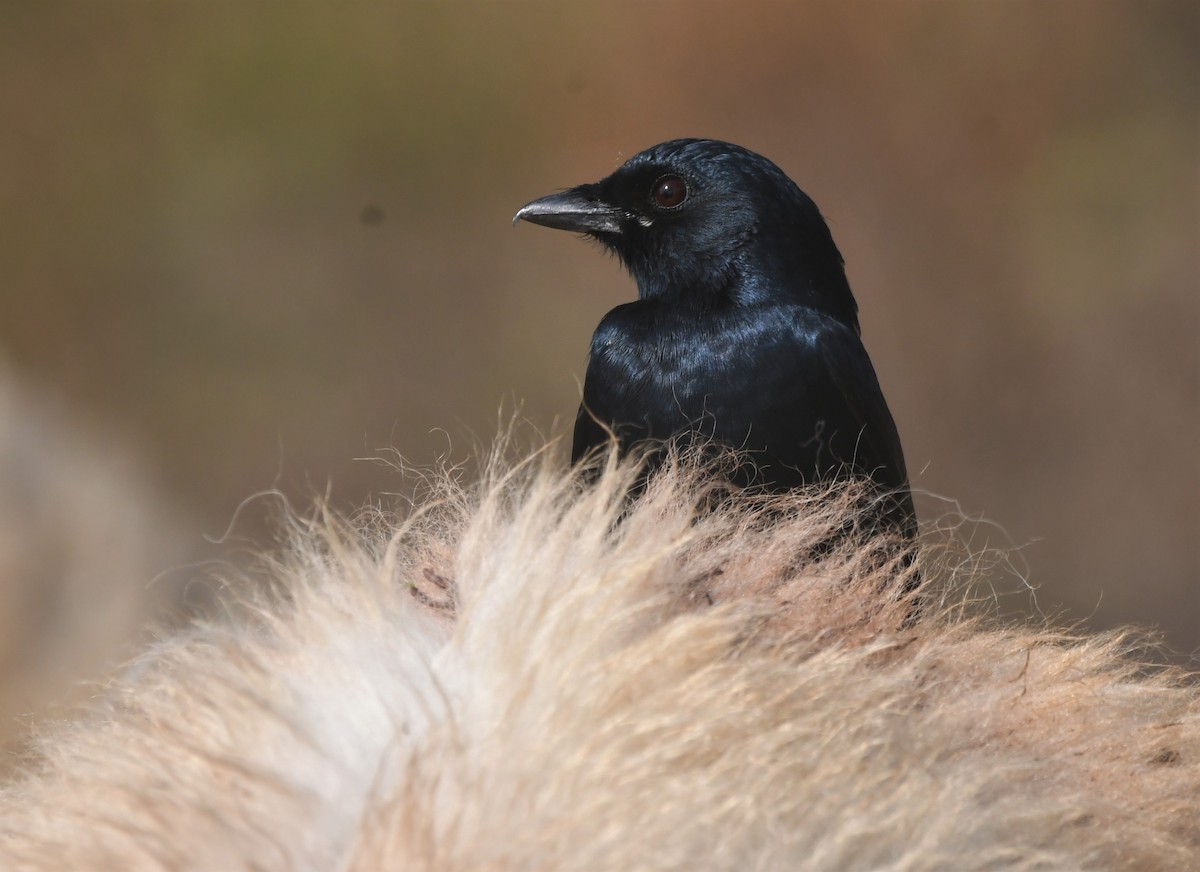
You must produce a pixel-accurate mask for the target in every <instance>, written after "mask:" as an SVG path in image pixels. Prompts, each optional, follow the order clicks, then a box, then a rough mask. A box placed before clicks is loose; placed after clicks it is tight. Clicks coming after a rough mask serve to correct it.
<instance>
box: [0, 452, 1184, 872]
mask: <svg viewBox="0 0 1200 872" xmlns="http://www.w3.org/2000/svg"><path fill="white" fill-rule="evenodd" d="M634 474H635V471H634V470H632V469H631V467H629V466H628V465H620V466H618V465H614V464H612V463H611V462H610V465H609V466H608V467H607V468H606V469H605V470H604V471H603V474H602V475H600V476H599V479H598V482H597V483H596V484H595V486H592V487H587V486H584V485H583V484H581V482H580V479H579V478H578V477H577V476H572V475H571V474H570V473H568V472H566V471H564V470H562V469H560V468H557V467H556V466H555V464H554V463H553V462H550V461H546V460H543V459H541V458H535V459H532V460H528V461H526V462H525V463H523V464H518V465H516V466H511V465H510V466H507V467H505V466H498V467H495V468H493V470H492V472H491V473H490V474H489V475H488V476H487V477H486V481H485V482H484V483H483V484H482V485H480V486H478V487H476V488H462V487H459V486H457V485H455V484H453V483H452V482H451V481H450V480H449V479H448V478H445V479H440V480H437V481H436V482H435V490H436V491H437V492H436V493H435V494H433V495H431V496H430V498H429V499H428V500H427V501H425V502H424V503H423V505H422V507H421V508H420V510H419V511H417V512H415V513H414V514H413V515H412V516H411V517H410V518H408V519H407V520H404V521H402V522H392V521H389V520H387V519H385V518H384V517H382V516H380V515H376V516H374V517H372V518H368V519H367V520H366V521H364V522H362V523H358V524H354V525H349V524H343V523H338V522H335V521H331V520H329V519H324V520H319V521H313V522H310V523H300V522H296V523H295V536H294V537H293V539H292V541H291V542H290V544H289V545H288V547H286V548H284V549H283V550H282V552H281V553H280V554H278V555H276V557H275V558H273V559H272V560H271V561H269V562H268V563H267V564H266V567H265V568H266V571H267V572H268V574H269V575H270V576H271V577H272V578H273V580H274V590H275V592H274V593H273V594H272V595H269V596H265V597H262V596H260V597H259V598H258V599H255V600H251V601H249V602H247V603H245V605H246V606H247V608H246V609H245V610H244V611H243V612H242V613H240V614H239V615H235V616H231V617H229V618H228V619H225V620H221V621H214V622H212V623H208V624H205V625H201V626H197V627H195V628H193V629H192V630H191V631H189V632H186V633H182V634H178V635H174V636H171V637H169V638H166V639H164V640H162V642H161V643H160V644H158V645H157V646H155V647H154V648H153V649H152V650H149V651H147V652H145V654H144V655H143V656H142V657H141V658H140V659H139V660H138V661H136V662H135V663H134V664H133V665H131V666H130V667H129V669H128V670H127V671H126V674H125V675H124V676H123V678H122V679H121V680H119V681H117V682H115V683H114V684H113V685H112V686H111V687H109V688H108V689H107V690H106V692H104V693H103V694H102V696H101V698H100V699H98V700H97V701H96V703H95V705H94V707H93V710H92V712H91V714H90V716H89V717H88V718H86V719H84V720H82V721H80V722H77V723H74V724H71V725H68V726H65V727H63V728H62V729H61V730H60V731H59V732H57V733H50V734H47V735H45V736H44V738H43V744H42V748H41V752H42V761H41V763H40V764H39V765H38V766H37V768H36V769H34V770H33V771H30V772H29V773H28V774H27V775H26V776H25V777H24V778H23V779H22V780H20V781H17V782H14V783H12V784H11V785H10V786H9V787H7V789H6V790H4V792H3V793H2V794H0V868H2V869H5V870H51V869H53V870H61V869H76V870H89V869H104V870H107V869H113V870H118V869H119V870H130V872H133V870H160V869H162V870H167V869H170V870H237V869H255V870H350V872H368V870H370V872H375V870H384V869H404V870H439V872H459V870H462V872H465V870H501V872H511V870H581V872H582V870H588V872H595V870H632V869H645V870H747V869H757V870H775V869H788V870H793V869H811V870H851V869H879V870H918V869H920V870H930V869H935V870H936V869H944V870H975V869H981V870H982V869H1018V870H1026V869H1046V870H1051V869H1053V870H1061V869H1146V870H1165V869H1187V868H1200V866H1198V865H1197V864H1198V862H1200V817H1198V813H1197V802H1198V801H1200V694H1198V693H1197V689H1196V686H1195V685H1194V684H1192V683H1189V682H1188V681H1187V679H1186V677H1184V676H1182V675H1180V674H1178V673H1175V672H1171V671H1156V670H1148V669H1144V668H1140V667H1139V665H1138V664H1137V663H1136V662H1135V661H1134V660H1132V659H1131V658H1130V657H1129V656H1128V651H1127V649H1128V644H1127V642H1126V640H1125V639H1124V638H1123V637H1122V636H1121V635H1102V636H1092V637H1078V636H1072V635H1069V634H1064V633H1060V632H1054V631H1051V630H1046V629H1039V628H1033V629H1029V628H1004V627H999V626H991V625H989V624H988V623H987V622H985V621H981V620H979V619H976V618H971V617H968V616H967V615H966V614H965V613H964V611H963V610H962V609H958V608H954V607H951V606H942V607H936V606H935V605H933V604H935V603H937V602H938V601H939V600H937V599H936V598H934V597H932V595H931V593H930V591H931V590H932V589H931V588H929V587H928V586H929V585H931V584H934V582H933V581H926V582H925V584H926V591H925V595H926V597H927V599H926V607H925V609H924V612H923V617H922V618H921V619H920V620H919V621H917V622H916V623H915V624H913V623H910V622H906V620H905V616H906V615H907V614H908V611H909V603H907V602H905V601H904V597H903V596H901V595H900V594H899V593H898V592H899V591H901V590H903V582H904V579H903V578H897V574H898V573H900V574H902V571H901V570H900V569H899V567H901V566H902V565H903V564H902V562H900V561H898V559H897V557H896V551H895V549H894V548H893V547H891V546H892V544H894V543H880V542H879V541H877V540H871V539H868V538H866V537H864V536H858V535H855V533H854V531H855V529H856V527H855V522H856V519H857V518H859V517H860V514H861V512H862V509H863V500H864V497H863V495H862V493H861V492H856V491H854V490H853V489H852V488H850V489H847V488H840V489H837V490H832V491H825V492H804V493H797V494H795V495H792V496H789V497H783V498H780V499H776V500H773V501H768V500H763V501H756V500H755V499H754V498H751V497H745V498H730V497H728V496H727V495H726V496H723V497H720V498H717V497H712V496H711V495H708V496H706V495H705V494H704V493H703V485H700V484H698V483H697V479H696V477H695V474H694V471H692V470H691V469H690V468H689V466H688V465H687V464H686V463H682V464H672V465H669V466H668V467H667V468H666V470H665V471H664V472H663V473H662V474H660V475H658V476H657V477H656V478H655V479H654V480H653V483H652V485H651V486H650V487H649V489H648V490H647V492H646V493H645V494H644V495H643V496H642V497H641V498H640V499H639V500H638V501H637V502H636V504H633V505H629V504H628V503H627V501H626V498H625V493H626V491H627V488H628V486H629V484H630V482H631V481H632V476H633V475H634ZM714 502H721V505H720V507H718V508H716V509H715V510H713V509H712V505H713V504H714ZM701 504H704V505H705V506H706V509H707V510H706V511H700V512H698V511H696V507H697V506H698V505H701ZM847 531H849V532H847ZM834 532H838V533H839V534H841V535H840V536H838V537H835V536H833V535H832V534H833V533H834ZM831 541H833V542H840V543H842V544H840V545H836V546H833V547H831V546H830V544H829V543H830V542H831ZM924 563H925V565H924V566H923V567H922V571H923V572H924V573H925V576H926V578H927V579H928V578H930V577H931V576H933V575H936V574H937V571H938V569H939V567H938V566H937V565H936V563H937V561H936V560H935V559H933V558H925V559H924ZM943 574H945V573H944V572H943ZM942 581H943V583H949V584H951V585H952V586H953V585H954V584H956V583H959V582H958V581H956V580H955V579H953V578H951V579H948V580H947V579H943V580H942ZM959 581H961V580H959ZM247 587H248V588H249V587H250V586H249V585H247Z"/></svg>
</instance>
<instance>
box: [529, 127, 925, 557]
mask: <svg viewBox="0 0 1200 872" xmlns="http://www.w3.org/2000/svg"><path fill="white" fill-rule="evenodd" d="M520 221H527V222H530V223H532V224H539V225H542V226H545V227H551V228H556V229H561V230H570V231H575V232H577V233H581V234H584V235H585V236H586V237H590V238H591V239H593V240H595V241H596V242H598V243H599V244H600V245H601V246H603V247H604V248H605V249H607V250H608V251H610V252H612V253H613V254H615V255H616V256H617V258H618V259H619V260H620V262H621V263H622V264H623V265H624V267H625V268H626V269H627V271H628V272H629V273H630V274H631V275H632V277H633V279H634V281H635V282H636V284H637V289H638V298H637V299H636V300H634V301H632V302H628V303H624V304H622V305H619V306H617V307H616V308H614V309H612V310H611V311H610V312H608V314H606V315H605V316H604V317H603V319H602V320H601V321H600V324H599V326H598V327H597V329H596V331H595V334H594V335H593V337H592V341H591V349H590V352H589V355H588V362H587V369H586V372H585V375H584V384H583V398H582V402H581V404H580V407H579V412H578V414H577V416H576V422H575V430H574V438H573V442H572V451H571V454H572V461H573V462H576V463H577V462H579V461H581V460H583V459H584V458H586V457H587V456H589V455H590V454H591V453H592V452H594V451H596V450H598V449H600V448H602V447H603V446H605V445H606V444H608V443H609V441H610V440H611V439H613V438H615V439H616V441H617V444H618V449H619V450H620V451H622V452H627V451H629V450H630V449H631V448H632V447H633V446H636V445H643V446H645V445H647V444H649V445H657V446H666V445H668V444H671V443H674V444H676V445H686V444H689V443H694V442H698V441H702V442H704V443H705V444H708V445H717V446H727V447H731V448H734V449H736V450H738V451H739V452H742V456H744V457H745V458H747V461H748V462H745V463H742V464H740V465H739V466H738V468H737V469H736V470H735V471H734V472H733V474H732V476H731V478H732V479H733V484H735V485H736V486H738V487H756V488H759V489H761V490H764V491H767V492H783V491H789V490H792V489H795V488H800V487H804V486H806V485H812V484H816V483H821V482H827V481H831V480H841V479H846V478H851V477H858V478H865V479H867V480H869V482H870V484H871V485H872V487H873V490H874V491H875V492H876V493H877V494H879V496H880V498H881V499H880V503H879V504H880V506H881V508H880V509H879V510H878V514H879V521H880V522H881V523H882V524H883V525H885V526H888V527H891V528H892V529H894V530H899V531H900V532H901V533H902V534H903V535H904V536H905V537H906V538H912V537H915V536H916V533H917V520H916V513H915V510H914V508H913V502H912V495H911V491H910V487H909V482H908V473H907V469H906V466H905V462H904V452H903V450H902V448H901V445H900V437H899V434H898V432H897V429H896V424H895V422H894V421H893V419H892V414H891V411H890V410H889V408H888V405H887V402H886V400H885V399H884V396H883V392H882V390H881V388H880V386H879V380H878V378H877V376H876V373H875V369H874V367H873V366H872V364H871V359H870V357H869V356H868V354H867V350H866V348H865V347H864V345H863V343H862V339H861V331H860V327H859V321H858V304H857V303H856V301H855V298H854V295H853V293H852V292H851V290H850V284H849V282H848V280H847V278H846V271H845V264H844V261H843V259H842V255H841V253H840V252H839V251H838V248H837V246H836V244H835V243H834V240H833V236H832V234H831V233H830V230H829V226H828V225H827V224H826V222H825V219H824V218H823V217H822V215H821V212H820V210H819V209H818V208H817V206H816V204H815V203H814V202H813V201H812V199H811V198H810V197H809V196H808V195H807V194H805V193H804V192H803V191H802V190H801V189H800V188H799V187H798V186H797V185H796V183H795V182H793V181H792V180H791V179H790V178H789V177H788V176H787V175H786V174H785V173H784V172H783V171H782V170H781V169H779V167H778V166H776V165H775V164H774V163H772V162H771V161H770V160H768V159H767V158H765V157H763V156H761V155H759V154H757V153H755V152H753V151H750V150H749V149H746V148H743V147H741V146H738V145H734V144H732V143H728V142H722V141H719V140H713V139H674V140H671V141H668V142H663V143H660V144H658V145H655V146H653V147H651V148H648V149H646V150H645V151H642V152H639V153H638V154H635V155H634V156H633V157H631V158H630V159H629V160H628V161H626V162H625V163H624V164H623V165H622V166H620V167H619V168H618V169H617V170H616V171H615V172H613V173H612V174H611V175H609V176H608V177H606V178H604V179H602V180H600V181H598V182H595V183H590V184H583V185H579V186H576V187H573V188H568V189H566V190H562V191H559V192H558V193H554V194H550V195H548V196H545V197H540V198H538V199H536V200H533V201H532V202H529V203H527V204H526V205H524V206H522V207H521V208H520V210H519V211H518V212H517V213H516V216H515V217H514V218H513V224H514V225H516V224H517V223H518V222H520ZM661 454H662V452H661V451H660V452H659V454H658V455H657V456H658V457H659V460H658V461H657V462H661ZM655 456H656V455H655V454H654V453H653V452H652V453H651V458H652V459H651V461H650V463H651V465H653V463H654V462H655V461H654V460H653V458H654V457H655Z"/></svg>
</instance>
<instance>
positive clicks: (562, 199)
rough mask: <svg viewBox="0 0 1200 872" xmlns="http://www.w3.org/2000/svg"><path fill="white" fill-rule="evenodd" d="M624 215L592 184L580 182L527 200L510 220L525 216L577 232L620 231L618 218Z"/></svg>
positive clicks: (533, 221) (518, 219)
mask: <svg viewBox="0 0 1200 872" xmlns="http://www.w3.org/2000/svg"><path fill="white" fill-rule="evenodd" d="M627 217H628V216H627V215H626V214H625V212H624V211H622V210H621V209H618V208H616V207H615V206H611V205H609V204H608V203H605V202H604V201H603V200H601V199H600V198H599V197H598V196H597V195H596V191H595V186H593V185H580V186H579V187H578V188H571V189H570V190H567V191H563V192H561V193H558V194H551V195H549V196H548V197H539V198H538V199H536V200H534V201H533V202H532V203H526V204H525V205H524V206H522V207H521V208H520V209H518V210H517V214H516V215H515V216H514V217H513V224H514V225H515V224H516V223H517V222H518V221H522V220H524V221H528V222H530V223H531V224H541V225H542V226H543V227H554V228H557V229H558V230H575V231H577V232H579V233H620V232H621V222H622V221H623V220H624V219H626V218H627Z"/></svg>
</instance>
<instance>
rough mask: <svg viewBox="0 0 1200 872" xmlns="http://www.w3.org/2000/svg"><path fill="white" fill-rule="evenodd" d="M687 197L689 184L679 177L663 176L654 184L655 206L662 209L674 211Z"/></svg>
mask: <svg viewBox="0 0 1200 872" xmlns="http://www.w3.org/2000/svg"><path fill="white" fill-rule="evenodd" d="M687 195H688V189H687V184H686V183H685V182H684V181H683V179H681V178H679V176H663V177H662V178H661V179H659V180H658V181H657V182H655V183H654V195H653V196H654V205H655V206H657V207H658V208H660V209H674V208H675V207H676V206H678V205H679V204H680V203H682V202H683V201H684V200H686V199H687Z"/></svg>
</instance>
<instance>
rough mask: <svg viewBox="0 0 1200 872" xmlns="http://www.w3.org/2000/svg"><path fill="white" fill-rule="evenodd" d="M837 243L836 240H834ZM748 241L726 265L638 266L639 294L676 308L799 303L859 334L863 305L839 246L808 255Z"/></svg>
mask: <svg viewBox="0 0 1200 872" xmlns="http://www.w3.org/2000/svg"><path fill="white" fill-rule="evenodd" d="M831 244H832V242H831ZM764 248H765V247H763V246H757V245H751V246H747V247H746V248H745V249H743V250H742V251H740V252H738V254H737V255H736V256H734V257H732V258H729V259H728V260H726V261H724V262H723V263H722V265H721V266H720V268H713V269H708V270H696V271H691V272H689V273H687V274H683V275H670V274H667V273H664V272H661V271H660V272H642V271H636V272H635V273H634V277H635V279H636V280H637V283H638V297H639V298H640V299H642V300H654V301H656V302H657V303H659V304H662V305H665V306H668V307H671V308H686V309H694V310H698V311H711V310H713V309H720V308H726V307H730V306H733V307H757V306H764V305H771V304H773V303H776V304H778V303H782V304H788V305H794V304H797V303H799V304H800V305H802V306H807V307H809V308H812V309H816V310H817V311H820V312H825V313H826V314H829V315H832V316H833V317H834V318H836V319H838V320H839V321H841V322H842V323H843V324H846V325H847V326H849V327H851V328H853V329H854V331H855V332H856V333H857V332H858V330H859V325H858V304H857V303H856V302H855V300H854V294H853V293H852V292H851V290H850V283H849V281H848V280H847V279H846V271H845V269H844V267H843V266H842V263H841V257H840V255H838V254H837V250H836V249H834V250H833V256H832V257H830V256H829V253H828V252H822V255H823V256H821V257H805V256H804V255H805V252H802V251H796V250H794V249H788V248H774V249H769V248H768V249H766V251H769V252H770V253H769V254H766V253H764V250H763V249H764Z"/></svg>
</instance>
